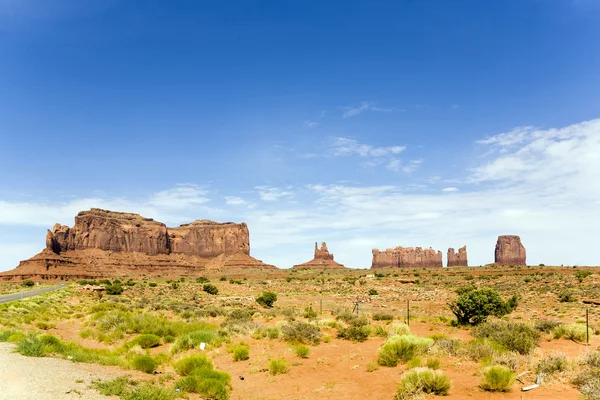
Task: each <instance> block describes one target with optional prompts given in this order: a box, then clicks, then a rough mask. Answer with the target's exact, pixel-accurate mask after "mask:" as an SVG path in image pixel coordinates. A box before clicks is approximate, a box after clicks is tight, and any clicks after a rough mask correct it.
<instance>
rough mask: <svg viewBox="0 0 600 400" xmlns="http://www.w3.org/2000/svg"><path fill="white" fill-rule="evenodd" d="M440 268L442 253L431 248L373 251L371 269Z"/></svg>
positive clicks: (399, 248)
mask: <svg viewBox="0 0 600 400" xmlns="http://www.w3.org/2000/svg"><path fill="white" fill-rule="evenodd" d="M390 267H398V268H442V267H443V263H442V252H441V251H439V250H438V251H437V252H436V251H435V250H433V249H432V248H429V249H423V248H421V247H415V248H413V247H402V246H398V247H396V248H394V249H387V250H385V251H379V249H373V262H372V264H371V268H390Z"/></svg>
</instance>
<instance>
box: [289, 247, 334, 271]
mask: <svg viewBox="0 0 600 400" xmlns="http://www.w3.org/2000/svg"><path fill="white" fill-rule="evenodd" d="M292 268H295V269H302V268H314V269H331V268H346V267H344V266H343V265H342V264H340V263H337V262H335V261H333V254H331V253H330V252H329V250H328V249H327V244H326V243H325V242H322V243H321V248H319V246H318V243H317V242H315V257H314V258H313V259H312V260H310V261H308V262H305V263H304V264H298V265H294V266H293V267H292Z"/></svg>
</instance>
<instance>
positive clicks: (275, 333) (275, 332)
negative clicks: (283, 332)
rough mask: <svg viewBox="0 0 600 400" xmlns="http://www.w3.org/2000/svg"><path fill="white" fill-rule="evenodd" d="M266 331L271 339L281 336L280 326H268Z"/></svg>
mask: <svg viewBox="0 0 600 400" xmlns="http://www.w3.org/2000/svg"><path fill="white" fill-rule="evenodd" d="M265 331H266V332H267V337H268V338H269V339H277V338H278V337H279V328H277V327H276V326H271V327H268V328H267V329H266V330H265Z"/></svg>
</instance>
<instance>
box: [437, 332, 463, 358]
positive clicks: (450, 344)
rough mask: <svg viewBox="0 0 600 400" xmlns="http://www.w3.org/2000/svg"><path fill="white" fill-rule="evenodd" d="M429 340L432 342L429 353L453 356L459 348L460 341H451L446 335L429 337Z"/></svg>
mask: <svg viewBox="0 0 600 400" xmlns="http://www.w3.org/2000/svg"><path fill="white" fill-rule="evenodd" d="M430 338H431V339H433V341H434V345H433V346H432V348H431V351H432V352H434V353H436V354H437V353H441V354H447V355H451V356H455V355H457V354H458V352H459V350H460V348H461V342H460V340H458V339H451V338H449V337H447V336H446V335H431V336H430Z"/></svg>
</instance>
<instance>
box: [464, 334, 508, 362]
mask: <svg viewBox="0 0 600 400" xmlns="http://www.w3.org/2000/svg"><path fill="white" fill-rule="evenodd" d="M461 352H462V353H464V354H465V355H466V356H468V357H469V358H471V359H472V360H474V361H479V360H482V359H492V358H494V357H495V356H498V355H500V354H503V353H506V349H505V348H504V346H502V345H501V344H499V343H497V342H495V341H493V340H490V339H473V340H469V341H468V342H467V343H466V344H465V346H464V347H463V348H462V350H461Z"/></svg>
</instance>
